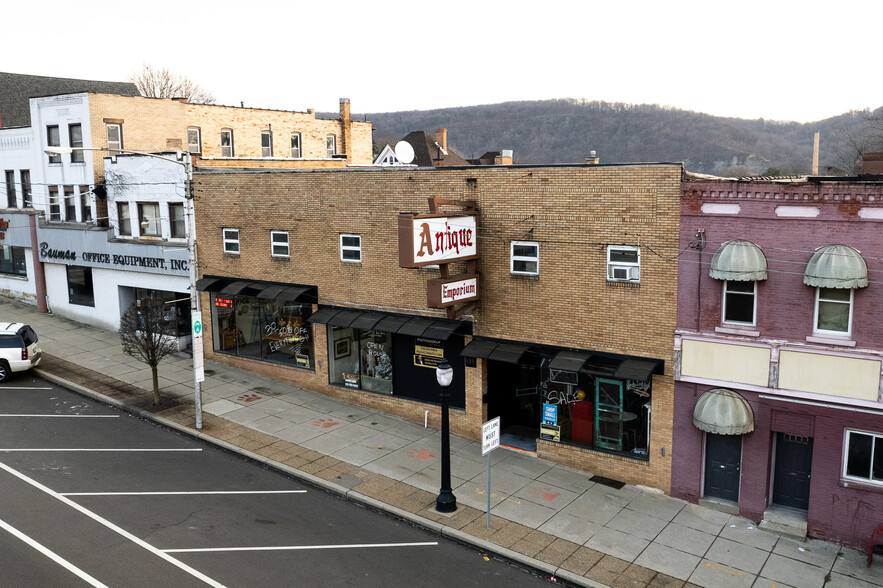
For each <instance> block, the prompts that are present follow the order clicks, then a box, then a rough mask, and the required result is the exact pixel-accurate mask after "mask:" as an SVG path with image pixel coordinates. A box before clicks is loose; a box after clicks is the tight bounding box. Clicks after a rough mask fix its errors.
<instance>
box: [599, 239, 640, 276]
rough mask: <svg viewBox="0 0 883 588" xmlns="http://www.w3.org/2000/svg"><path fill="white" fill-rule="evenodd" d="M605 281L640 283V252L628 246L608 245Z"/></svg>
mask: <svg viewBox="0 0 883 588" xmlns="http://www.w3.org/2000/svg"><path fill="white" fill-rule="evenodd" d="M607 281H608V282H640V281H641V250H640V249H638V248H637V247H631V246H629V245H608V246H607Z"/></svg>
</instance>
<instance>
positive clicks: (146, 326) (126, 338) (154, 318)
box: [120, 296, 178, 404]
mask: <svg viewBox="0 0 883 588" xmlns="http://www.w3.org/2000/svg"><path fill="white" fill-rule="evenodd" d="M171 310H173V309H172V308H171V307H169V306H168V305H166V304H165V303H164V302H163V301H162V300H159V299H157V298H152V297H150V296H145V297H144V298H141V299H140V300H136V301H135V302H133V303H132V304H131V306H129V308H128V309H126V312H124V313H123V316H122V317H120V341H122V344H123V352H124V353H125V354H126V355H129V356H131V357H134V358H135V359H139V360H141V361H143V362H144V363H146V364H147V365H149V366H150V369H151V371H152V372H153V403H154V404H159V375H158V372H157V366H159V362H160V361H162V359H163V358H164V357H166V356H167V355H171V354H172V353H174V352H176V351H177V350H178V342H177V340H176V338H175V330H174V325H175V321H174V319H173V320H166V318H167V315H168V314H169V312H171Z"/></svg>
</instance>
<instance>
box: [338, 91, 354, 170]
mask: <svg viewBox="0 0 883 588" xmlns="http://www.w3.org/2000/svg"><path fill="white" fill-rule="evenodd" d="M340 125H341V127H342V128H341V135H342V137H341V138H342V139H343V146H342V149H343V151H342V152H343V153H346V162H347V163H352V157H353V154H352V153H350V142H351V141H352V138H353V119H352V116H351V115H350V99H349V98H341V99H340Z"/></svg>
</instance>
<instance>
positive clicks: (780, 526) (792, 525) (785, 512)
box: [758, 504, 806, 541]
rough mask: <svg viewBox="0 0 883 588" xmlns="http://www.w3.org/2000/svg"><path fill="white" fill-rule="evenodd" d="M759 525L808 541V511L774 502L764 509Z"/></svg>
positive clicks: (770, 530)
mask: <svg viewBox="0 0 883 588" xmlns="http://www.w3.org/2000/svg"><path fill="white" fill-rule="evenodd" d="M758 527H759V528H761V529H763V530H764V531H769V532H771V533H775V534H776V535H782V536H783V537H789V538H791V539H796V540H797V541H806V511H805V510H799V509H796V508H788V507H787V506H779V505H778V504H773V505H770V507H769V508H767V509H766V511H764V513H763V520H762V521H761V522H760V524H759V525H758Z"/></svg>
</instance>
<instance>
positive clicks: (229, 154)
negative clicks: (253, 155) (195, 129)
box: [221, 129, 236, 157]
mask: <svg viewBox="0 0 883 588" xmlns="http://www.w3.org/2000/svg"><path fill="white" fill-rule="evenodd" d="M224 135H228V136H229V137H230V145H227V146H225V145H224ZM224 149H227V153H225V152H224ZM235 153H236V151H234V145H233V129H221V157H233V156H234V154H235Z"/></svg>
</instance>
